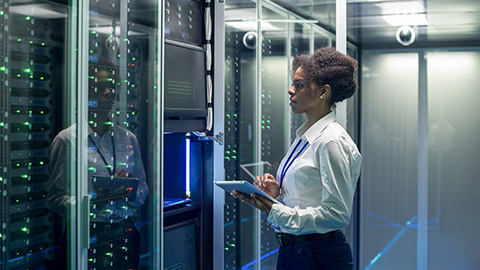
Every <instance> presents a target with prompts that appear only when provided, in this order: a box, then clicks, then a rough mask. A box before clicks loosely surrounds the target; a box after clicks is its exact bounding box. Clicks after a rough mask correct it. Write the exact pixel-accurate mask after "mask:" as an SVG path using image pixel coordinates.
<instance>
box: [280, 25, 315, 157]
mask: <svg viewBox="0 0 480 270" xmlns="http://www.w3.org/2000/svg"><path fill="white" fill-rule="evenodd" d="M290 27H291V28H293V29H292V30H291V34H290V37H291V43H292V45H291V47H290V55H291V59H290V61H289V62H288V65H290V66H289V67H288V70H291V65H292V61H293V59H294V58H295V57H297V56H299V55H301V54H310V49H311V48H310V36H311V27H312V25H311V24H301V23H292V24H290ZM295 71H296V70H291V74H289V77H288V78H289V80H288V82H289V83H290V82H291V78H292V76H293V74H295ZM288 88H290V87H288ZM286 91H288V89H287V90H286ZM284 98H285V100H287V96H285V97H284ZM284 103H285V104H287V103H288V102H284ZM284 107H285V110H286V111H287V112H290V113H289V115H290V119H291V123H290V138H288V139H289V140H290V141H289V143H288V144H287V145H285V147H286V148H285V149H284V152H283V153H282V156H283V155H284V154H285V153H287V151H288V147H289V146H290V144H291V143H292V142H293V141H294V140H295V138H296V136H297V134H296V131H297V129H298V128H299V127H300V126H301V125H302V124H303V122H305V121H306V120H307V117H306V116H305V114H294V113H291V108H290V106H289V105H288V104H287V105H286V106H284Z"/></svg>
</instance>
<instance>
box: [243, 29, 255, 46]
mask: <svg viewBox="0 0 480 270" xmlns="http://www.w3.org/2000/svg"><path fill="white" fill-rule="evenodd" d="M243 45H245V47H247V48H248V49H251V50H253V49H255V47H256V46H257V33H256V32H253V31H250V32H247V33H245V35H243Z"/></svg>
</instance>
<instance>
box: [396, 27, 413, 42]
mask: <svg viewBox="0 0 480 270" xmlns="http://www.w3.org/2000/svg"><path fill="white" fill-rule="evenodd" d="M396 36H397V41H398V43H400V44H402V45H403V46H408V45H411V44H412V43H413V42H414V41H415V30H414V29H413V28H412V27H411V26H408V25H404V26H402V27H400V28H398V30H397V35H396Z"/></svg>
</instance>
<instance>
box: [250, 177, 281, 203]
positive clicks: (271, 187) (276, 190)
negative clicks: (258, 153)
mask: <svg viewBox="0 0 480 270" xmlns="http://www.w3.org/2000/svg"><path fill="white" fill-rule="evenodd" d="M253 184H254V185H255V186H256V187H257V188H258V189H260V190H261V191H263V192H265V193H267V194H268V195H270V196H272V198H277V197H278V195H279V194H280V186H279V185H278V183H277V181H276V180H275V177H273V175H271V174H269V173H266V174H264V175H262V176H257V181H256V182H255V183H253Z"/></svg>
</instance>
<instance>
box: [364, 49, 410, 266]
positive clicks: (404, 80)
mask: <svg viewBox="0 0 480 270" xmlns="http://www.w3.org/2000/svg"><path fill="white" fill-rule="evenodd" d="M362 61H363V63H362V70H363V73H362V86H361V89H363V92H362V112H361V116H362V119H361V125H362V127H361V130H362V136H361V138H362V142H361V145H362V149H363V150H362V154H363V158H364V161H363V168H362V189H361V200H362V203H361V206H362V218H361V219H360V220H361V224H360V235H362V236H363V237H362V239H363V241H362V242H361V243H360V250H361V252H362V258H361V262H362V265H360V268H361V269H415V268H416V245H417V230H416V227H415V224H416V219H417V163H418V161H417V154H418V149H417V143H418V142H417V141H418V140H417V134H418V132H417V128H418V120H417V119H418V107H417V106H418V54H417V53H381V52H364V53H363V55H362ZM373 238H375V239H378V240H377V241H369V240H368V239H373Z"/></svg>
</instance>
